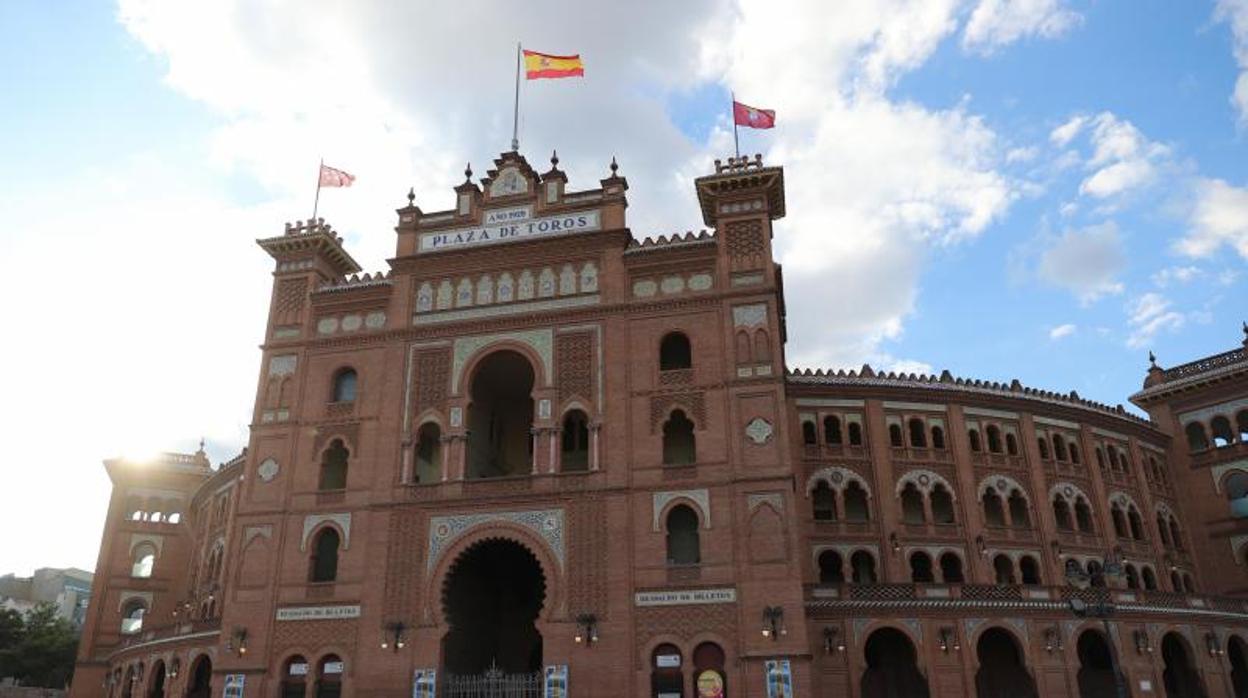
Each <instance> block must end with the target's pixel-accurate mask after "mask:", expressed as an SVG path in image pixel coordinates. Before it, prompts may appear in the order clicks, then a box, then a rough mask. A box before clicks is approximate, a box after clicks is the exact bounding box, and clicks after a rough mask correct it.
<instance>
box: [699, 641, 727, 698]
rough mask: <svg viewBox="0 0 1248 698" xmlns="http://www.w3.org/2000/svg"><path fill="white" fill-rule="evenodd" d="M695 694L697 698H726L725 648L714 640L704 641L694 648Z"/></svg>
mask: <svg viewBox="0 0 1248 698" xmlns="http://www.w3.org/2000/svg"><path fill="white" fill-rule="evenodd" d="M693 690H694V693H693V695H695V696H697V698H725V697H726V696H727V695H728V684H727V676H725V675H724V650H723V649H722V648H720V646H719V645H717V644H715V643H714V642H703V643H702V644H700V645H698V646H697V647H696V648H694V650H693Z"/></svg>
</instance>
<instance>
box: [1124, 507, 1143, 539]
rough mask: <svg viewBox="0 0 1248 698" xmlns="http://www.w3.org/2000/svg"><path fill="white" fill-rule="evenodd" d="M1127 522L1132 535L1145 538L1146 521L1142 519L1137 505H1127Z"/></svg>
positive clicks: (1135, 537)
mask: <svg viewBox="0 0 1248 698" xmlns="http://www.w3.org/2000/svg"><path fill="white" fill-rule="evenodd" d="M1127 524H1128V526H1130V528H1131V537H1132V538H1134V539H1136V540H1144V522H1143V521H1141V520H1140V512H1139V511H1137V510H1136V508H1135V507H1133V506H1131V507H1127Z"/></svg>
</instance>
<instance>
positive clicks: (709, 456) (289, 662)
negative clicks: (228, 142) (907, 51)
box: [72, 152, 1248, 698]
mask: <svg viewBox="0 0 1248 698" xmlns="http://www.w3.org/2000/svg"><path fill="white" fill-rule="evenodd" d="M605 174H606V177H605V178H604V179H602V180H600V181H599V182H598V184H597V186H595V187H593V188H589V189H580V190H575V189H572V188H571V187H570V186H569V185H570V182H569V181H568V178H567V176H566V175H565V173H564V172H563V171H562V170H560V169H559V167H558V160H557V158H553V157H552V158H551V162H550V166H549V168H547V169H545V171H544V172H539V171H538V170H536V169H534V167H533V166H532V165H531V164H530V163H529V162H528V161H527V160H526V159H525V158H524V157H522V156H521V155H520V154H518V153H517V152H507V153H503V154H502V155H500V156H499V158H498V159H497V160H495V161H494V167H493V168H492V169H490V170H489V172H488V173H487V174H486V176H485V177H484V178H480V179H478V180H474V179H473V176H472V172H471V171H469V172H467V173H466V175H467V176H466V179H465V180H464V182H463V183H462V184H460V185H459V186H457V187H455V202H456V203H455V207H454V208H453V209H452V210H446V211H431V212H426V211H423V210H422V209H421V208H420V207H418V206H417V205H416V202H415V195H414V194H413V193H409V194H408V197H407V198H408V201H407V205H405V206H403V207H402V208H400V209H398V211H397V217H396V227H395V229H394V230H395V233H396V245H395V254H394V257H393V258H392V259H390V260H388V264H389V269H387V270H385V271H383V272H378V273H364V274H361V273H360V272H361V269H360V268H359V266H358V265H357V264H356V262H355V260H354V259H353V258H352V257H351V255H350V253H349V252H348V251H347V250H346V249H345V248H344V246H343V241H342V239H341V238H340V237H338V236H337V235H336V234H335V232H334V231H333V230H332V229H331V228H330V226H329V225H327V224H326V223H324V222H323V221H322V220H315V221H307V222H298V223H295V224H288V225H287V226H286V227H285V230H284V231H281V232H280V234H278V235H275V236H273V237H266V238H264V239H261V240H259V241H258V243H259V246H260V247H261V248H262V249H263V250H264V251H265V252H267V253H268V254H269V255H271V256H272V258H273V260H274V269H273V286H272V293H271V297H270V300H269V308H270V310H269V316H268V324H267V327H266V328H265V335H264V342H263V346H262V355H261V357H260V358H261V361H260V370H259V375H258V377H257V381H256V396H255V409H254V414H253V419H252V423H251V434H250V440H249V443H248V445H247V448H246V449H245V450H244V451H243V452H242V453H241V454H240V455H238V456H237V457H236V458H234V459H232V460H230V461H228V462H225V463H221V464H219V465H217V466H216V467H213V466H212V465H211V464H210V463H209V461H208V459H207V458H206V457H205V455H204V453H203V452H202V449H201V451H200V452H198V453H194V454H166V455H165V456H163V457H161V458H159V459H158V460H156V461H153V462H146V463H138V462H130V461H126V460H124V459H118V460H109V461H106V462H105V467H106V469H107V471H108V474H109V476H110V478H111V479H112V482H113V492H112V498H111V501H110V505H109V510H108V518H107V521H106V522H105V526H104V535H103V539H102V541H101V545H100V552H99V560H98V564H97V567H96V577H95V579H96V588H95V589H94V590H93V594H92V599H91V605H90V608H89V610H88V614H87V619H86V627H85V631H84V635H83V640H82V644H81V647H80V652H79V658H78V664H77V669H76V673H75V677H74V683H73V689H72V695H73V696H108V697H109V698H138V697H149V696H151V697H159V696H178V697H183V696H186V697H195V698H198V697H204V696H210V695H211V696H217V695H224V696H244V695H245V696H265V697H266V698H267V697H279V696H280V697H283V698H285V697H294V696H298V697H312V696H317V697H323V696H344V697H356V696H360V697H362V696H408V695H413V696H444V697H457V696H485V695H489V696H569V695H570V696H578V697H580V696H635V697H642V696H662V697H665V698H672V697H676V696H685V697H692V696H699V697H701V698H714V697H716V696H742V697H746V696H750V697H759V698H762V697H767V698H775V697H794V696H803V697H816V698H831V697H834V696H836V697H839V696H852V697H855V698H876V697H892V696H919V697H921V696H933V697H941V698H952V697H954V696H971V695H974V696H980V697H981V698H997V697H1004V696H1021V697H1028V696H1046V697H1048V696H1083V697H1090V696H1113V695H1116V691H1118V690H1120V689H1121V690H1124V691H1126V693H1124V694H1123V695H1131V696H1141V697H1149V696H1158V697H1161V696H1177V697H1182V698H1189V697H1195V696H1210V697H1214V696H1246V695H1248V603H1246V601H1245V592H1248V518H1246V517H1248V337H1246V338H1245V339H1244V342H1245V344H1244V346H1238V345H1237V343H1238V342H1239V339H1238V338H1237V337H1236V338H1235V339H1231V338H1229V337H1228V340H1230V341H1228V344H1230V345H1232V346H1233V347H1234V348H1232V349H1231V350H1229V351H1227V352H1225V353H1222V354H1218V355H1215V356H1210V357H1205V358H1201V359H1198V360H1196V361H1193V362H1192V363H1187V364H1182V365H1178V366H1173V367H1170V368H1163V367H1161V366H1158V365H1156V363H1154V364H1153V365H1152V366H1150V367H1148V369H1147V373H1146V375H1145V377H1144V380H1143V387H1142V389H1141V390H1140V391H1139V392H1137V393H1136V394H1134V395H1132V396H1130V399H1131V401H1132V402H1134V403H1135V404H1136V405H1138V406H1139V407H1140V408H1142V409H1143V410H1144V411H1146V412H1147V414H1148V415H1149V418H1148V419H1142V418H1139V417H1137V416H1134V415H1133V414H1132V413H1129V412H1127V411H1126V410H1124V409H1123V407H1122V406H1120V405H1119V406H1116V407H1111V406H1106V405H1102V404H1098V403H1094V402H1090V401H1088V400H1085V399H1082V398H1080V397H1079V396H1078V395H1076V394H1075V393H1074V392H1070V393H1055V392H1047V391H1044V390H1037V389H1033V388H1029V387H1025V386H1023V385H1021V384H1020V383H1019V382H1018V381H1013V382H1010V383H995V382H987V381H982V380H970V379H965V378H959V377H955V376H952V375H950V374H949V373H948V372H944V373H942V374H940V375H931V376H927V375H922V376H920V375H898V374H894V373H882V372H879V371H876V370H873V369H872V368H871V367H869V366H863V367H862V368H861V369H860V370H856V371H848V372H846V371H836V372H831V371H825V372H811V371H802V372H794V371H790V370H787V369H786V367H785V361H784V356H785V331H786V323H787V322H789V321H790V320H792V321H796V322H821V321H826V319H823V318H815V317H806V318H796V317H786V314H785V303H784V294H783V283H782V276H781V269H780V267H779V265H777V264H776V263H775V262H774V261H773V254H772V241H773V236H774V235H783V234H784V228H783V225H782V224H778V223H777V221H779V220H780V219H782V218H783V217H784V215H785V194H784V192H785V189H784V171H783V169H782V168H780V167H775V166H768V165H765V164H764V163H763V161H762V158H761V157H758V156H756V157H753V158H749V157H746V158H732V159H729V160H727V161H726V162H719V161H717V162H716V163H715V164H714V169H713V172H710V173H709V174H707V175H705V176H703V177H699V178H698V179H696V180H695V182H694V188H695V193H696V196H697V198H698V202H699V204H700V206H701V212H702V217H703V220H704V222H705V225H706V226H707V229H708V230H707V232H702V233H696V234H692V233H691V234H683V235H675V236H672V237H665V238H657V239H651V240H647V241H645V242H638V241H637V240H636V239H634V237H633V236H632V234H631V233H630V231H629V228H628V225H627V221H626V217H625V211H626V206H627V192H628V182H627V180H626V179H625V178H624V177H623V176H621V174H620V173H619V172H618V171H617V167H616V165H615V163H614V161H612V163H611V165H610V167H609V168H607V170H606V172H605ZM1245 332H1248V328H1246V329H1245ZM1230 334H1237V333H1236V332H1233V331H1232V332H1231V333H1230ZM1115 666H1117V667H1119V671H1117V672H1115V671H1114V669H1113V667H1115ZM1118 683H1120V684H1121V686H1117V685H1116V684H1118Z"/></svg>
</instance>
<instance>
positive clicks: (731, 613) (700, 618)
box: [633, 603, 738, 668]
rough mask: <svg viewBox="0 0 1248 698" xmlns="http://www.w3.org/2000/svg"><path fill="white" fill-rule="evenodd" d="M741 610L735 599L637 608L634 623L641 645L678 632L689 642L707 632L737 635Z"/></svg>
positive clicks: (644, 645) (638, 644)
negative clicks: (719, 602)
mask: <svg viewBox="0 0 1248 698" xmlns="http://www.w3.org/2000/svg"><path fill="white" fill-rule="evenodd" d="M737 614H738V609H737V604H735V603H721V604H704V605H686V606H651V607H644V608H635V609H634V610H633V624H634V625H633V627H634V629H635V632H636V636H637V647H646V646H647V645H649V644H650V643H651V642H652V641H653V640H654V638H656V637H658V636H660V635H663V636H667V637H670V636H672V635H675V636H676V637H679V638H681V639H682V640H685V641H686V642H687V641H689V640H690V639H692V638H693V636H695V635H699V634H702V633H707V632H710V633H715V634H716V635H719V636H720V637H736V634H737ZM638 668H640V662H638Z"/></svg>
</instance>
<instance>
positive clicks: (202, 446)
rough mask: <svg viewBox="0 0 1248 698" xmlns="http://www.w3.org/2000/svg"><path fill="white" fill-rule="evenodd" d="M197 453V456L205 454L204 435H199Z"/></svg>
mask: <svg viewBox="0 0 1248 698" xmlns="http://www.w3.org/2000/svg"><path fill="white" fill-rule="evenodd" d="M195 455H197V456H202V455H204V437H202V436H201V437H199V450H198V451H196V452H195Z"/></svg>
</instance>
